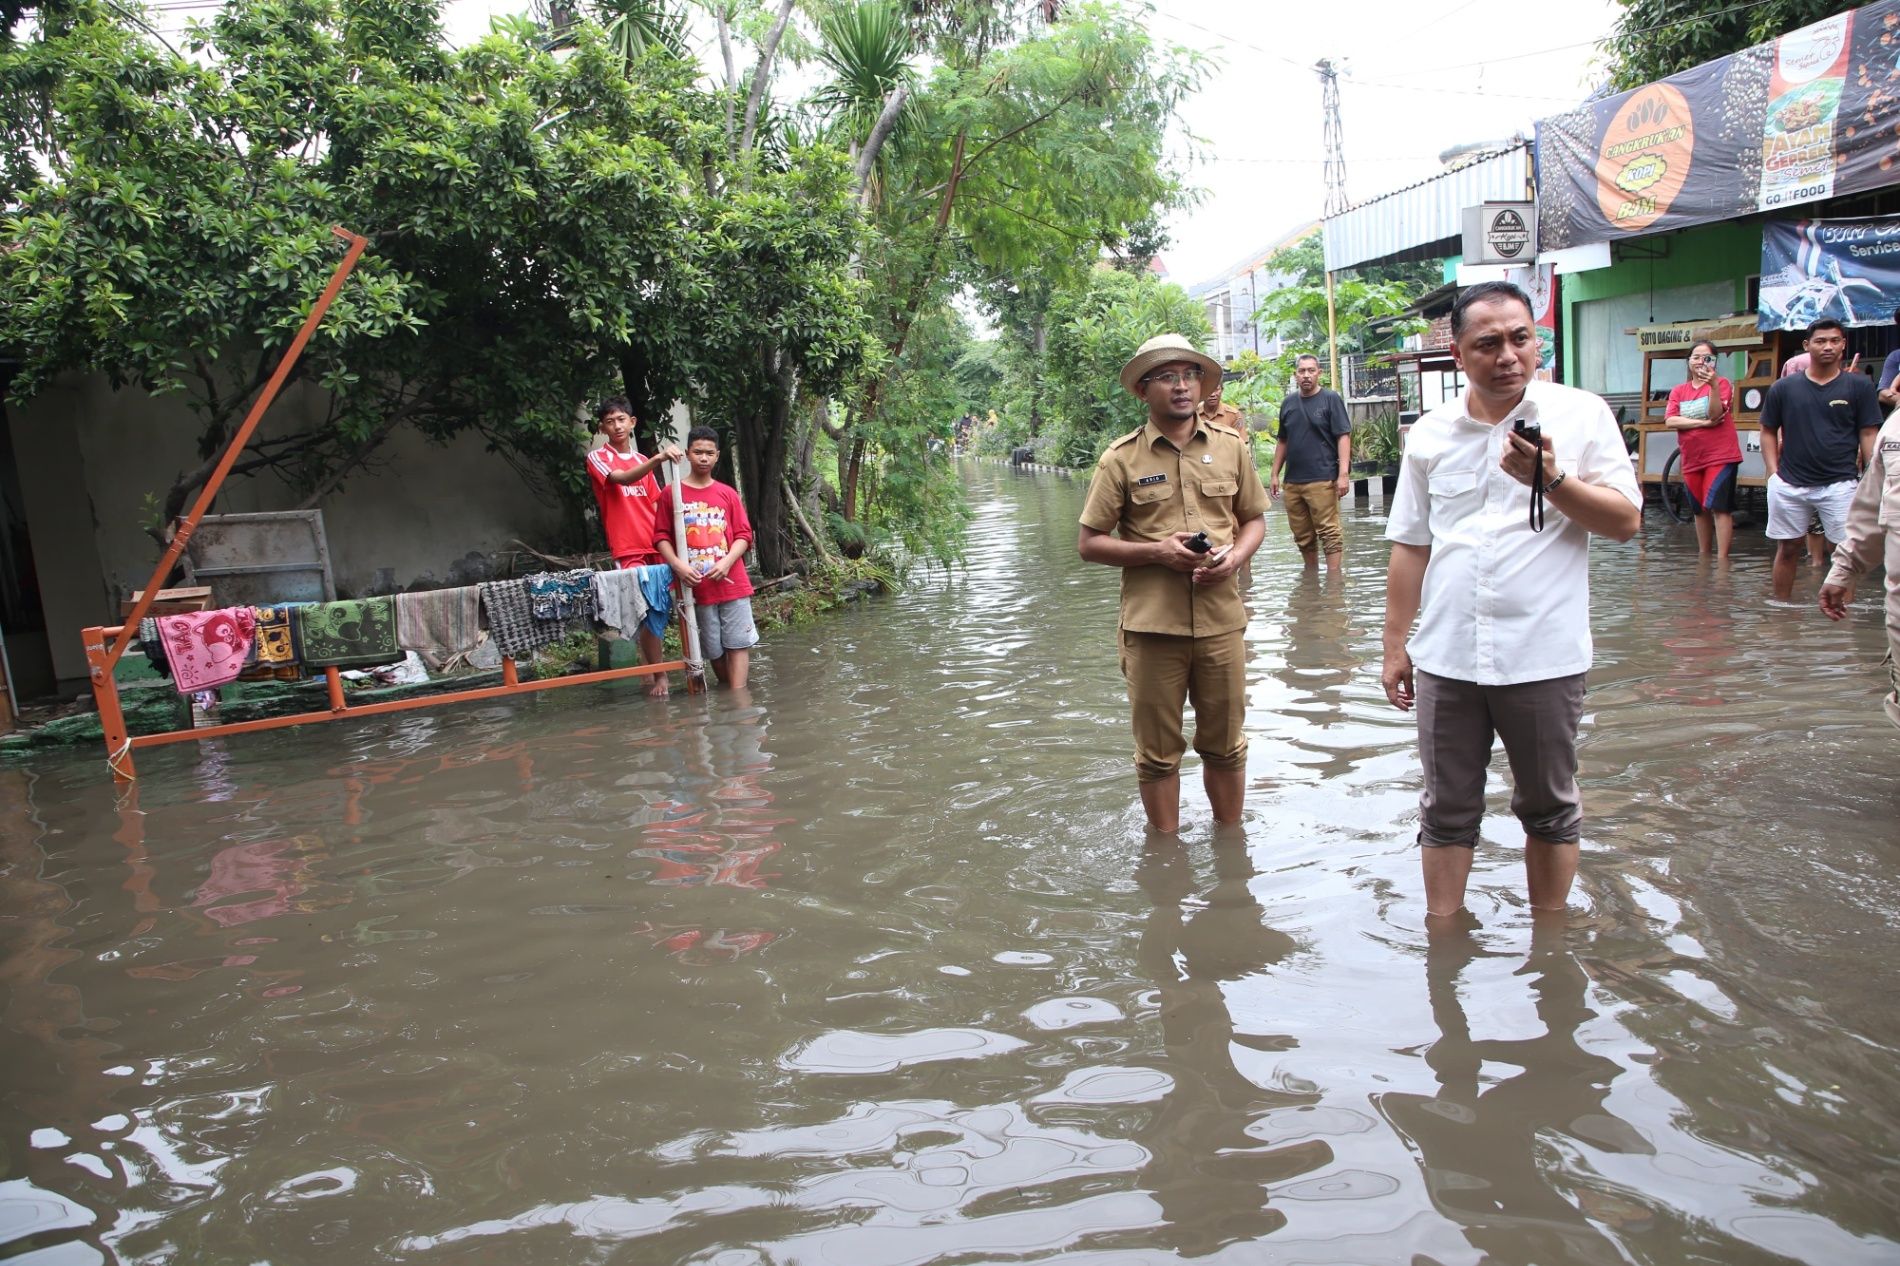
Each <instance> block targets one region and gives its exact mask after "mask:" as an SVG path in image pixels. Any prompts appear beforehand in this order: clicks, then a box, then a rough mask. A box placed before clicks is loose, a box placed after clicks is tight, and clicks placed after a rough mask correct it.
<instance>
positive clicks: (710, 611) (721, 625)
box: [693, 598, 759, 662]
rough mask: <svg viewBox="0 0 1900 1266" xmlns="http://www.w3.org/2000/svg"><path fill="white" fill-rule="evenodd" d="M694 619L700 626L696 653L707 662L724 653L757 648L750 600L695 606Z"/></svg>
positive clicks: (756, 629) (757, 629) (756, 632)
mask: <svg viewBox="0 0 1900 1266" xmlns="http://www.w3.org/2000/svg"><path fill="white" fill-rule="evenodd" d="M693 617H694V619H695V620H696V621H698V623H699V653H700V654H701V655H702V656H704V657H705V658H706V660H707V661H708V662H711V661H712V660H715V659H718V658H719V657H720V656H722V655H724V654H725V653H726V652H727V651H749V650H751V649H752V648H753V647H755V646H757V645H758V644H759V627H758V625H756V624H754V623H753V622H752V599H750V598H734V599H732V600H731V601H730V602H715V603H711V604H704V603H701V604H696V605H695V606H694V607H693Z"/></svg>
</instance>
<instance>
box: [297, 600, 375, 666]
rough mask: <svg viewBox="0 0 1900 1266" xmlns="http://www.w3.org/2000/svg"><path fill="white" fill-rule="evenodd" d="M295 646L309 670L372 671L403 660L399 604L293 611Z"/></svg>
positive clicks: (316, 605) (357, 603)
mask: <svg viewBox="0 0 1900 1266" xmlns="http://www.w3.org/2000/svg"><path fill="white" fill-rule="evenodd" d="M290 631H291V643H292V646H293V648H294V649H295V651H296V655H297V659H298V661H299V662H301V663H302V664H303V665H304V666H305V667H306V668H330V667H335V668H370V667H374V666H375V665H377V664H393V663H395V662H396V661H397V660H400V659H401V658H402V648H401V647H400V646H397V645H396V604H395V603H394V602H392V601H390V599H388V598H354V599H350V600H348V601H344V602H312V603H308V604H306V605H303V606H299V607H296V608H293V609H292V611H291V616H290Z"/></svg>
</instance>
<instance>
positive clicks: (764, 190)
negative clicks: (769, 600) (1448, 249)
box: [0, 0, 864, 516]
mask: <svg viewBox="0 0 1900 1266" xmlns="http://www.w3.org/2000/svg"><path fill="white" fill-rule="evenodd" d="M621 8H622V9H623V10H624V12H623V14H622V16H625V17H627V18H628V20H629V21H632V20H633V19H634V17H635V16H636V10H640V9H641V6H640V5H638V4H636V3H632V0H629V2H628V3H626V4H623V5H622V6H621ZM647 11H648V12H651V6H648V8H647ZM123 12H125V10H124V9H123V8H122V6H120V5H118V4H116V3H115V4H112V5H110V6H107V5H104V4H96V3H91V2H90V0H80V2H79V3H76V4H73V5H70V6H65V7H62V9H61V10H60V12H59V20H56V21H48V22H47V23H45V24H44V25H43V26H42V28H41V29H40V30H39V31H38V33H37V34H36V35H35V36H34V37H32V38H30V39H26V40H20V39H9V40H8V41H5V42H0V85H4V86H5V87H4V88H0V91H5V92H6V93H7V94H8V100H7V104H8V106H9V112H8V116H7V120H6V123H5V130H4V135H5V137H6V143H7V152H9V153H18V152H22V151H31V152H35V153H39V154H42V155H44V157H45V163H44V168H43V169H41V168H39V167H37V166H35V165H34V164H31V163H28V164H24V165H22V164H18V163H15V164H11V165H9V166H8V167H7V169H6V175H7V179H8V182H9V185H8V189H7V191H6V192H7V194H8V201H9V204H10V205H11V206H12V207H13V214H12V215H11V216H10V218H8V219H7V220H6V221H5V222H4V226H3V228H0V234H3V237H0V247H4V249H0V348H4V349H5V350H6V351H7V352H8V353H9V354H11V355H12V356H13V357H15V358H16V359H17V360H18V361H19V371H18V373H17V375H16V376H15V378H14V381H13V393H14V395H15V397H16V398H24V397H27V396H30V395H32V394H33V393H35V392H37V391H40V390H42V389H43V388H45V387H46V386H47V385H48V384H49V383H50V382H51V381H52V380H53V379H54V378H55V377H56V376H57V375H60V374H62V373H67V372H75V371H86V370H100V371H103V372H105V373H107V374H108V375H109V376H110V377H111V378H112V380H113V381H114V382H115V383H133V384H137V385H139V386H142V387H144V388H145V389H147V390H150V391H153V392H182V393H185V395H186V397H187V399H188V400H189V401H190V403H191V404H192V405H193V407H194V408H195V409H196V411H197V412H198V415H199V417H200V419H201V420H202V429H201V431H200V434H199V436H198V442H199V447H200V451H201V452H202V453H205V454H207V455H208V454H211V453H214V452H216V451H217V450H218V449H219V448H220V447H221V446H222V444H223V443H224V441H225V437H226V436H227V435H228V434H229V432H230V429H231V428H232V426H233V425H234V424H235V421H236V419H237V418H238V417H239V416H241V415H242V413H243V411H244V410H245V409H246V408H247V407H248V405H249V403H250V401H251V399H252V398H253V397H254V395H255V393H256V391H257V389H258V387H259V386H260V385H261V383H262V382H263V380H264V378H265V376H266V375H267V373H268V371H269V370H270V369H271V368H272V367H274V366H275V364H276V362H277V360H278V358H279V357H280V356H281V354H282V351H283V349H284V347H285V346H286V344H287V343H288V341H289V339H290V337H291V336H292V334H293V333H294V331H295V329H296V328H297V326H298V325H299V324H300V323H301V322H302V319H303V315H304V313H305V312H306V311H307V310H308V308H309V306H310V303H311V302H312V300H313V299H314V297H315V296H316V294H317V292H318V291H319V289H320V288H321V287H322V285H323V284H324V282H325V281H326V280H327V279H328V276H329V274H330V272H331V271H332V269H333V267H334V264H335V260H336V254H337V243H336V242H335V241H334V240H333V239H332V237H331V233H330V227H331V225H333V224H342V225H345V226H347V227H348V228H351V229H353V230H355V231H357V232H360V233H362V234H364V235H365V236H366V237H368V238H369V239H370V240H371V247H370V249H369V251H368V253H367V254H366V255H365V256H364V258H363V262H362V263H361V264H360V265H359V266H358V268H357V271H356V272H355V274H354V275H353V276H352V278H351V280H350V282H349V284H348V286H346V287H345V289H344V291H343V293H342V294H341V296H340V297H339V299H338V301H337V303H336V305H335V306H334V307H333V308H332V309H331V312H330V314H329V316H328V317H327V318H326V320H325V322H324V324H323V326H322V328H321V329H320V330H319V331H318V333H317V335H316V337H315V338H313V339H312V341H311V343H310V346H309V348H308V350H307V351H306V353H305V355H304V358H303V360H302V361H301V362H300V364H299V366H298V377H299V378H302V379H305V380H308V381H311V382H314V383H316V384H318V385H320V386H321V387H322V388H323V389H324V390H325V391H326V392H327V393H328V397H329V399H330V402H331V409H330V416H329V417H328V418H327V419H325V420H324V421H323V422H322V423H321V424H320V425H318V426H315V427H313V428H311V429H310V430H309V431H308V432H305V433H301V434H297V435H291V436H281V437H275V438H273V439H272V440H270V441H267V442H264V443H259V444H254V445H253V448H252V449H251V450H250V451H249V452H248V453H247V455H246V458H245V461H244V462H243V463H242V464H241V467H240V469H242V470H251V471H255V470H260V469H276V470H277V471H278V472H279V473H281V474H282V475H283V476H284V477H285V478H286V479H288V480H289V481H290V482H291V483H292V484H293V485H294V486H297V487H299V488H301V489H303V490H306V491H307V492H309V494H310V496H311V499H312V500H315V499H318V498H320V497H321V495H322V494H323V493H324V492H325V491H327V489H328V488H329V487H332V486H334V483H335V481H336V480H338V479H340V478H341V477H343V476H344V475H346V474H347V473H348V472H349V471H350V470H351V469H352V468H353V467H354V465H355V464H356V463H358V462H360V461H361V460H363V458H364V457H365V456H366V455H367V453H368V452H370V451H371V450H373V449H374V448H375V447H376V446H377V445H378V444H379V443H381V442H382V440H383V439H385V438H386V437H387V436H388V434H389V433H390V432H391V431H392V430H393V429H394V428H395V427H397V426H408V427H413V428H415V429H417V430H419V431H421V432H422V433H423V434H425V435H427V436H429V437H431V438H434V439H446V438H448V437H450V436H452V435H455V434H457V433H461V432H465V431H474V432H476V433H477V434H479V435H481V436H483V437H484V438H485V439H486V440H487V441H488V443H489V445H490V447H491V448H492V449H493V450H494V451H495V452H497V453H498V454H500V455H501V456H503V457H504V458H507V459H509V460H511V461H513V462H514V463H515V464H516V466H517V468H519V469H520V470H521V471H522V472H523V474H524V475H525V476H527V477H529V478H531V479H533V480H535V481H537V482H539V483H541V484H542V485H543V486H544V487H559V488H561V489H563V490H564V491H565V492H566V493H567V495H569V496H576V497H577V496H581V495H583V492H582V485H581V472H580V469H579V465H578V462H577V460H576V458H577V455H578V451H577V450H578V440H579V438H580V435H579V428H578V427H577V425H576V422H575V407H576V405H577V404H578V403H580V402H582V401H584V400H586V399H588V398H589V397H592V396H594V395H597V394H598V393H599V392H600V391H601V390H602V389H603V388H606V387H609V386H617V385H619V384H618V383H617V382H616V381H615V379H616V377H617V376H618V375H620V374H621V373H622V371H623V370H624V367H625V366H626V364H627V363H628V361H629V360H630V359H632V360H636V361H638V362H639V363H640V364H642V365H643V366H645V375H644V379H645V381H644V384H643V385H644V386H645V387H646V389H647V390H646V393H645V394H646V396H647V397H648V398H655V399H659V400H670V399H672V398H673V397H674V396H676V395H681V394H684V393H685V392H686V391H687V389H688V387H689V385H690V384H692V383H694V382H706V383H713V384H717V386H718V389H719V390H720V391H723V392H725V393H726V394H727V395H728V397H730V396H733V395H739V394H742V393H756V391H757V389H758V385H759V383H760V381H761V379H762V378H763V377H764V376H765V375H764V373H763V372H762V371H761V369H760V364H761V359H762V358H761V356H760V355H759V350H758V345H757V344H758V339H759V337H760V335H761V334H762V333H766V332H769V333H770V334H771V335H773V336H774V337H775V338H776V339H777V340H778V342H777V345H776V347H775V350H774V356H773V368H774V371H775V372H776V373H778V374H780V375H785V374H790V375H799V374H802V375H804V376H806V377H807V378H808V379H809V381H811V382H812V383H814V384H817V385H818V386H820V387H821V388H822V387H823V386H824V385H825V384H827V383H834V384H835V383H837V382H839V381H842V378H843V376H844V374H845V373H846V372H848V370H849V369H850V368H852V367H853V366H854V365H855V364H856V363H857V361H858V359H860V358H861V356H862V354H863V351H864V330H863V324H862V320H863V314H862V308H861V304H860V298H859V295H860V291H859V287H858V285H857V283H856V282H855V281H853V280H852V278H851V277H850V275H849V272H848V262H849V258H850V252H851V248H852V246H853V244H854V241H855V234H856V228H857V218H856V214H855V209H854V207H853V202H852V197H851V190H850V180H849V170H848V167H847V165H846V163H845V161H844V158H843V156H842V155H838V154H835V153H832V152H825V153H819V154H813V155H798V156H795V159H794V161H793V162H792V163H790V164H788V165H787V166H786V167H784V168H779V169H771V168H765V167H762V166H760V165H758V164H756V163H748V162H743V161H742V160H740V159H738V158H735V157H733V156H731V155H729V154H727V153H726V152H725V150H724V140H723V129H722V127H721V125H720V112H719V109H718V104H717V102H716V100H715V98H713V97H712V96H710V95H708V94H705V93H702V92H699V91H698V90H696V89H695V87H694V79H695V77H696V74H697V68H696V67H694V66H691V65H689V64H687V63H684V62H682V61H680V60H679V59H677V58H676V57H673V56H672V55H671V54H670V53H669V52H668V51H667V50H666V49H665V48H663V47H662V48H656V49H654V50H652V51H650V52H649V53H647V54H646V55H643V56H640V57H638V58H637V60H635V61H633V62H632V63H631V64H630V63H629V62H628V61H627V58H626V53H627V48H625V47H623V48H622V49H620V50H616V49H614V48H611V47H609V46H608V44H607V42H606V40H605V38H604V36H603V34H602V33H601V31H600V30H599V28H598V27H596V26H594V25H592V24H587V23H583V24H582V25H581V26H579V27H578V28H576V30H575V32H574V45H575V47H574V48H573V51H572V52H571V53H570V54H569V55H567V56H566V57H565V58H563V59H556V58H554V57H552V56H550V55H548V54H547V53H546V52H544V51H542V50H541V49H540V48H538V47H535V46H532V45H529V44H524V43H523V42H522V41H521V40H520V39H518V38H516V37H515V36H514V34H512V33H511V34H504V35H498V36H495V37H491V38H489V39H487V40H485V41H483V42H481V43H478V44H475V45H473V46H471V47H469V48H465V49H460V50H454V49H450V48H448V47H447V46H446V44H445V43H444V42H443V40H442V38H441V33H440V30H439V28H438V25H437V9H436V7H435V5H434V4H433V3H430V2H429V0H381V2H379V3H351V4H348V5H345V4H342V3H340V2H339V0H233V3H231V4H229V5H227V6H225V7H224V8H223V9H222V10H220V11H219V12H218V14H217V16H216V17H215V18H214V19H213V20H212V21H211V22H210V23H208V24H205V25H202V26H199V27H197V28H195V33H194V35H193V36H192V38H191V41H190V43H189V45H188V46H187V48H186V49H185V50H183V51H184V53H186V54H188V56H178V55H174V54H173V53H171V52H170V51H169V50H167V49H165V48H162V47H160V46H159V45H158V44H156V43H154V42H153V41H152V40H151V39H149V38H148V37H147V36H146V35H145V34H144V33H143V32H142V31H141V30H140V29H139V28H138V27H137V26H136V25H134V24H133V23H131V22H130V21H128V20H127V19H125V18H123V17H122V16H121V14H122V13H123ZM12 107H18V109H13V108H12ZM740 171H743V173H744V176H745V181H744V182H743V189H742V190H740V191H737V192H733V193H731V194H730V195H728V194H727V193H726V192H725V191H726V190H727V189H731V188H735V187H736V186H737V184H738V182H736V181H734V180H733V179H732V177H733V176H734V175H735V174H736V173H738V172H740ZM203 473H204V472H202V471H199V472H184V474H183V475H182V476H181V478H180V479H179V481H178V482H177V483H175V484H174V485H173V487H172V490H171V493H170V495H169V496H168V498H167V504H166V513H167V515H168V516H169V515H174V514H176V513H178V511H179V509H180V508H181V507H182V503H183V501H184V499H185V497H186V496H187V495H189V493H190V492H191V491H192V489H193V488H194V487H195V486H196V481H198V480H201V479H202V478H203Z"/></svg>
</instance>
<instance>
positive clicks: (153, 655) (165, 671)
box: [139, 615, 172, 677]
mask: <svg viewBox="0 0 1900 1266" xmlns="http://www.w3.org/2000/svg"><path fill="white" fill-rule="evenodd" d="M139 649H140V650H142V651H144V652H145V659H146V662H147V663H149V664H151V666H152V667H153V668H155V669H157V670H158V675H159V676H161V677H169V676H171V675H172V666H171V661H170V660H168V659H166V658H165V639H164V638H162V637H160V636H159V632H158V620H157V619H156V618H155V617H153V616H149V615H148V616H146V617H145V618H144V619H143V620H140V621H139Z"/></svg>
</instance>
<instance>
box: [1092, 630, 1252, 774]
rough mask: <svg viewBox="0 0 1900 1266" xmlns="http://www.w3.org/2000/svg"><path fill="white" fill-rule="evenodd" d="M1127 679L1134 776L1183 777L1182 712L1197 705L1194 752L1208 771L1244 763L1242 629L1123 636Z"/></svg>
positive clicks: (1124, 632)
mask: <svg viewBox="0 0 1900 1266" xmlns="http://www.w3.org/2000/svg"><path fill="white" fill-rule="evenodd" d="M1121 663H1122V676H1123V677H1124V678H1126V679H1127V681H1128V705H1129V708H1130V709H1131V711H1132V712H1133V714H1134V730H1135V777H1136V779H1137V780H1139V781H1141V782H1160V781H1161V780H1162V779H1164V778H1172V777H1174V776H1175V775H1176V774H1178V773H1180V772H1181V757H1182V756H1183V755H1185V754H1186V752H1187V738H1186V734H1185V731H1184V729H1183V725H1182V708H1183V706H1184V705H1185V704H1187V703H1190V702H1191V703H1192V704H1193V705H1194V750H1195V751H1197V752H1199V753H1200V754H1201V760H1202V762H1203V763H1204V764H1205V765H1206V766H1207V767H1208V768H1210V769H1244V768H1246V765H1247V736H1246V732H1245V726H1246V720H1247V651H1246V642H1245V640H1244V638H1243V636H1242V631H1241V630H1240V629H1235V630H1234V631H1233V632H1231V633H1216V634H1214V635H1212V636H1211V637H1175V636H1172V635H1170V634H1167V633H1131V632H1129V631H1128V630H1127V629H1123V630H1122V635H1121Z"/></svg>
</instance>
